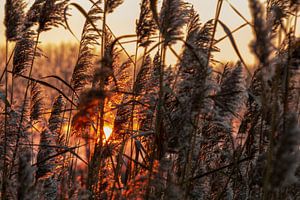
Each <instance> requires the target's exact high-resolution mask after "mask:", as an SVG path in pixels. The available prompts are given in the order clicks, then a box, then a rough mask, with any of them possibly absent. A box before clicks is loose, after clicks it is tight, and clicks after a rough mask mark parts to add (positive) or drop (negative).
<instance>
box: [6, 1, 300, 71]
mask: <svg viewBox="0 0 300 200" xmlns="http://www.w3.org/2000/svg"><path fill="white" fill-rule="evenodd" d="M159 1H161V0H159ZM186 1H187V2H189V3H192V4H193V5H194V9H195V10H196V11H197V12H198V13H199V16H200V20H201V22H203V23H204V22H206V21H208V20H209V19H212V18H214V15H215V8H216V5H217V1H218V0H186ZM229 1H230V3H231V4H233V5H234V6H235V8H237V9H238V10H239V12H240V13H242V14H243V16H244V17H246V18H247V19H248V21H251V17H250V11H249V8H248V0H229ZM33 2H34V0H28V5H30V4H31V3H33ZM73 2H76V3H78V4H80V5H81V6H82V7H83V8H84V9H86V11H88V9H89V7H90V2H89V0H73ZM140 2H141V0H124V3H123V4H122V5H121V6H119V7H118V8H117V9H115V12H114V13H112V14H109V15H108V17H107V22H108V25H109V26H110V28H111V29H112V31H113V32H114V34H115V35H117V36H120V35H124V34H134V33H135V21H136V19H138V17H139V9H140V5H139V4H140ZM4 4H5V0H0V21H1V22H3V20H4V14H3V13H4ZM70 13H71V14H72V16H71V17H70V18H69V24H70V26H71V29H72V30H73V32H74V33H75V35H76V36H77V37H78V38H80V34H81V31H82V27H83V24H84V21H85V19H84V17H83V16H82V15H81V13H80V12H79V11H77V10H76V9H75V8H74V7H73V8H72V10H71V12H70ZM220 20H221V21H223V22H224V23H225V24H226V25H227V26H228V27H229V28H230V29H231V30H233V29H235V28H237V27H238V26H240V25H241V24H243V23H244V21H243V19H241V18H240V17H239V16H238V15H237V14H236V13H235V12H234V11H233V10H232V9H231V8H230V6H229V5H228V3H227V2H226V1H224V3H223V7H222V11H221V16H220ZM298 27H299V26H298ZM4 30H5V28H4V25H3V23H2V24H1V25H0V43H1V44H3V43H4V41H5V37H4ZM297 32H298V33H299V31H297ZM224 34H225V33H224V32H223V30H222V28H221V27H219V26H218V28H217V34H216V39H218V38H221V37H222V36H224ZM298 36H299V34H298ZM234 38H235V40H236V43H237V45H238V47H239V50H240V52H241V54H242V56H243V58H244V59H245V60H246V62H247V63H248V64H250V65H251V64H254V62H255V59H254V57H253V55H251V54H250V50H249V43H250V42H251V40H252V39H253V36H252V31H251V29H250V27H249V26H246V27H244V28H243V29H241V30H240V31H238V32H237V33H235V34H234ZM60 42H76V40H75V39H74V37H73V36H72V35H71V34H70V32H69V31H67V30H65V29H62V28H56V29H52V30H51V31H49V32H46V33H43V34H42V35H41V43H42V44H47V43H60ZM217 46H218V47H219V48H220V50H221V52H220V53H214V57H215V59H216V60H220V61H236V60H238V59H237V56H236V54H235V52H234V50H233V48H232V46H231V44H230V42H229V40H228V39H226V40H224V41H222V42H220V43H219V44H218V45H217ZM128 48H129V49H133V48H132V46H128Z"/></svg>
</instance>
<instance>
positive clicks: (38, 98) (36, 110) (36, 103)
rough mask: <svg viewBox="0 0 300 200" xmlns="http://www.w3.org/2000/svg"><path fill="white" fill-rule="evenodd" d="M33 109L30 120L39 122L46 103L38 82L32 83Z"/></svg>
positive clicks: (31, 109)
mask: <svg viewBox="0 0 300 200" xmlns="http://www.w3.org/2000/svg"><path fill="white" fill-rule="evenodd" d="M31 84H32V85H31V99H30V100H31V108H30V119H31V120H38V119H39V118H40V117H41V115H42V113H43V110H44V102H43V97H42V90H41V87H40V86H39V85H38V83H36V82H32V83H31Z"/></svg>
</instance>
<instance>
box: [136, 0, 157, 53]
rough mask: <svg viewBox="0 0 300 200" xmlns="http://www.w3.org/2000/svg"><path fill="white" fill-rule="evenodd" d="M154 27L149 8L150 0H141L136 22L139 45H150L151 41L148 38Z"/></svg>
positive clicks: (153, 31) (152, 33) (151, 34)
mask: <svg viewBox="0 0 300 200" xmlns="http://www.w3.org/2000/svg"><path fill="white" fill-rule="evenodd" d="M156 28H157V25H156V23H155V20H154V19H153V14H152V12H151V8H150V0H142V4H141V12H140V17H139V20H138V21H137V23H136V34H137V37H138V43H139V45H140V46H142V47H147V46H149V45H150V43H151V42H152V41H151V39H150V38H151V37H152V36H153V35H154V34H155V32H156Z"/></svg>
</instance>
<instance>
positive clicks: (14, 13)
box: [4, 0, 26, 41]
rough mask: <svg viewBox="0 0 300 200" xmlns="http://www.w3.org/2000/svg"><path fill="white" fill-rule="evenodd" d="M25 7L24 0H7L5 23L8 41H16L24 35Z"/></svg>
mask: <svg viewBox="0 0 300 200" xmlns="http://www.w3.org/2000/svg"><path fill="white" fill-rule="evenodd" d="M25 7H26V4H25V2H24V0H6V3H5V19H4V25H5V27H6V30H5V34H6V38H7V40H8V41H16V40H17V39H19V38H18V37H20V35H22V28H23V22H24V18H25V13H24V9H25Z"/></svg>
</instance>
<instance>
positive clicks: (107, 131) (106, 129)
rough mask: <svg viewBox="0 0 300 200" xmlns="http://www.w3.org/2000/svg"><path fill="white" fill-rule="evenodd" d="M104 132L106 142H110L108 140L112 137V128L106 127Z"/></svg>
mask: <svg viewBox="0 0 300 200" xmlns="http://www.w3.org/2000/svg"><path fill="white" fill-rule="evenodd" d="M103 130H104V134H105V139H104V140H108V138H109V137H110V135H111V133H112V131H113V130H112V127H110V126H108V125H105V126H104V127H103Z"/></svg>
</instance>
